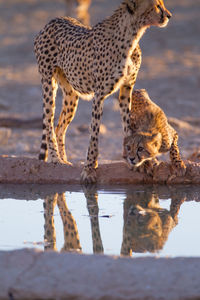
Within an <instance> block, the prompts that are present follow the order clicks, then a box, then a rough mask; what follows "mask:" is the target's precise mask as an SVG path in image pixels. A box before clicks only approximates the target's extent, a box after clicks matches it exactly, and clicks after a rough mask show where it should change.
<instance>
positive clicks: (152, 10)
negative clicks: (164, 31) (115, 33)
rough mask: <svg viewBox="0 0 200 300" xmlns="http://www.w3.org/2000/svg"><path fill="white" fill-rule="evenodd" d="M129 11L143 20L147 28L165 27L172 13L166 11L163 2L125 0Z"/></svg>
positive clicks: (158, 0) (159, 0)
mask: <svg viewBox="0 0 200 300" xmlns="http://www.w3.org/2000/svg"><path fill="white" fill-rule="evenodd" d="M125 3H126V5H127V9H128V11H129V12H130V13H131V12H132V14H134V15H135V16H136V18H137V19H138V20H141V18H142V23H143V25H146V26H151V25H154V26H159V27H165V26H167V23H168V21H169V19H170V18H171V16H172V15H171V13H170V12H169V11H168V10H167V9H166V7H165V5H164V2H163V0H125Z"/></svg>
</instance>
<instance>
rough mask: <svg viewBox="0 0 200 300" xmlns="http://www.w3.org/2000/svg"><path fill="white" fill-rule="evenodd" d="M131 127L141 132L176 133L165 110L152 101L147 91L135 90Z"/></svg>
mask: <svg viewBox="0 0 200 300" xmlns="http://www.w3.org/2000/svg"><path fill="white" fill-rule="evenodd" d="M130 125H131V128H132V129H133V130H137V131H141V132H152V133H154V132H160V133H163V134H164V133H165V131H166V130H168V131H170V132H171V131H172V132H174V129H173V128H172V127H171V126H170V125H169V123H168V121H167V117H166V115H165V113H164V112H163V110H162V109H161V108H160V107H159V106H158V105H156V104H155V103H154V102H153V101H151V99H150V98H149V95H148V93H147V92H146V90H145V89H142V90H135V91H134V92H133V94H132V102H131V115H130Z"/></svg>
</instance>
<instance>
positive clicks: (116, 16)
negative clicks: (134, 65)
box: [94, 3, 149, 58]
mask: <svg viewBox="0 0 200 300" xmlns="http://www.w3.org/2000/svg"><path fill="white" fill-rule="evenodd" d="M148 27H149V26H147V25H144V24H143V23H142V21H141V20H140V19H138V17H136V14H135V16H134V15H132V14H130V12H129V11H128V9H127V5H126V4H125V3H122V4H121V5H120V6H119V8H118V9H117V10H116V11H115V12H114V13H113V15H112V16H110V17H108V18H107V19H105V20H104V21H102V22H101V23H99V24H97V25H96V26H94V31H95V32H96V34H97V35H101V36H104V38H107V39H108V40H112V47H113V49H118V51H119V52H121V54H122V56H124V57H126V58H128V57H130V56H131V54H132V52H133V51H134V49H135V47H136V46H137V44H138V42H139V41H140V39H141V37H142V36H143V34H144V33H145V31H146V29H147V28H148Z"/></svg>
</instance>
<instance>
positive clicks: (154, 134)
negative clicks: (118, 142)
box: [123, 90, 186, 176]
mask: <svg viewBox="0 0 200 300" xmlns="http://www.w3.org/2000/svg"><path fill="white" fill-rule="evenodd" d="M131 104H132V108H131V116H130V120H131V121H130V123H131V129H132V134H131V135H130V136H128V137H125V138H124V148H123V157H124V158H125V160H126V162H127V163H128V166H129V167H130V168H131V169H132V168H133V169H137V170H139V171H142V172H144V171H145V172H147V173H151V172H152V171H153V168H152V167H153V166H154V165H155V164H157V160H156V157H157V156H158V155H160V154H162V153H165V152H168V151H169V152H170V159H171V164H172V168H173V173H175V174H176V175H178V176H183V175H184V174H185V172H186V166H185V164H184V162H183V161H182V159H181V157H180V153H179V148H178V144H177V142H178V134H177V132H176V131H175V130H174V128H173V127H172V126H170V125H169V123H168V120H167V117H166V115H165V114H164V112H163V110H162V109H161V108H160V107H159V106H157V105H156V104H155V103H154V102H153V101H151V100H150V98H149V95H148V94H147V92H146V91H145V90H135V91H134V92H133V94H132V101H131Z"/></svg>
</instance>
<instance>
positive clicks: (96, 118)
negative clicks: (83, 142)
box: [81, 96, 105, 184]
mask: <svg viewBox="0 0 200 300" xmlns="http://www.w3.org/2000/svg"><path fill="white" fill-rule="evenodd" d="M104 99H105V97H99V96H95V98H94V100H93V104H92V120H91V126H90V142H89V147H88V152H87V158H86V162H85V166H84V168H83V171H82V173H81V181H82V182H83V183H86V184H88V183H95V182H96V179H97V176H96V170H95V169H96V168H97V167H98V162H97V157H98V141H99V128H100V123H101V117H102V114H103V103H104Z"/></svg>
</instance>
